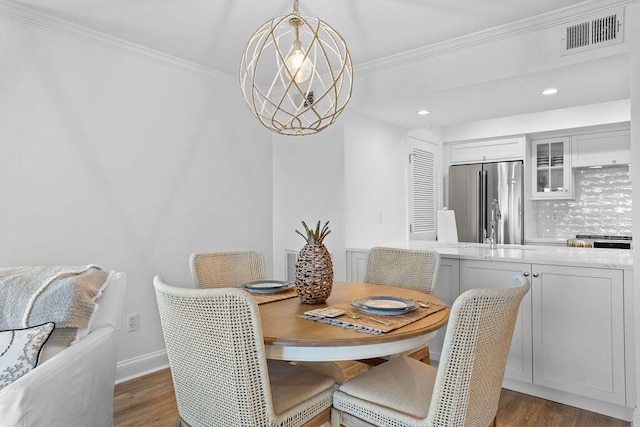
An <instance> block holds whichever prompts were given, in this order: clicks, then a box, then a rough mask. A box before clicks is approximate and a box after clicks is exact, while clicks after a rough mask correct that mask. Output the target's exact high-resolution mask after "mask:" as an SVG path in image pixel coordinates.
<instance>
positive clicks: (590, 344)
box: [532, 264, 625, 405]
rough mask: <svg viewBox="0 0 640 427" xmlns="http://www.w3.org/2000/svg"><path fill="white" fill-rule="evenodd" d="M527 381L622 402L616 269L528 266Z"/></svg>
mask: <svg viewBox="0 0 640 427" xmlns="http://www.w3.org/2000/svg"><path fill="white" fill-rule="evenodd" d="M532 272H533V274H532V276H533V282H532V299H533V383H534V384H536V385H540V386H544V387H549V388H552V389H555V390H562V391H566V392H570V393H573V394H577V395H581V396H585V397H590V398H594V399H597V400H600V401H605V402H611V403H616V404H620V405H624V404H625V354H624V351H625V346H624V339H625V336H624V333H625V332H624V331H625V329H624V309H623V307H624V298H623V274H622V271H621V270H607V269H597V268H577V267H561V266H548V265H536V264H534V265H532Z"/></svg>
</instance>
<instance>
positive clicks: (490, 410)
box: [331, 276, 529, 427]
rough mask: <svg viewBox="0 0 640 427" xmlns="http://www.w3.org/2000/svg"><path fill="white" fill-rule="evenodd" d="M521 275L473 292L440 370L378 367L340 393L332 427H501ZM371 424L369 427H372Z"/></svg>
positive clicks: (402, 364) (460, 301)
mask: <svg viewBox="0 0 640 427" xmlns="http://www.w3.org/2000/svg"><path fill="white" fill-rule="evenodd" d="M528 290H529V281H528V280H527V279H526V278H525V277H523V276H517V277H515V278H514V279H513V280H512V283H511V286H510V287H507V288H500V289H471V290H469V291H466V292H465V293H463V294H462V295H460V296H459V297H458V298H457V299H456V301H455V302H454V304H453V307H452V308H451V315H450V317H449V324H448V325H447V333H446V335H445V341H444V349H443V352H442V358H441V359H440V365H439V367H438V369H436V368H434V367H432V366H430V365H427V364H424V363H421V362H419V361H417V360H415V359H411V358H409V357H399V358H395V359H392V360H390V361H389V362H386V363H383V364H382V365H379V366H376V367H374V368H372V369H370V370H369V371H367V372H365V373H363V374H361V375H359V376H357V377H354V378H353V379H351V380H349V381H347V382H345V383H344V384H343V385H341V386H340V388H339V390H337V391H336V392H335V393H334V397H333V406H334V409H333V410H332V416H331V419H332V421H331V423H332V424H331V425H332V427H337V426H339V425H345V426H354V425H357V426H363V425H375V426H394V427H396V426H429V427H487V426H489V425H494V426H495V416H496V412H497V410H498V400H499V399H500V391H501V388H502V381H503V378H504V370H505V365H506V361H507V353H508V351H509V347H510V345H511V338H512V336H513V330H514V327H515V323H516V317H517V316H518V308H519V307H520V302H521V301H522V298H523V297H524V295H525V294H526V293H527V292H528ZM367 423H369V424H367Z"/></svg>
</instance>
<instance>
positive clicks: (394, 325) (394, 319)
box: [298, 303, 448, 335]
mask: <svg viewBox="0 0 640 427" xmlns="http://www.w3.org/2000/svg"><path fill="white" fill-rule="evenodd" d="M426 305H427V307H422V306H419V307H418V308H417V309H415V310H413V311H411V312H409V313H406V314H399V315H396V316H379V315H373V314H369V313H366V312H364V311H362V310H358V309H356V308H354V307H353V306H352V305H351V303H343V304H336V305H332V306H330V307H328V308H329V309H336V310H344V311H345V312H346V313H350V314H351V316H349V315H348V314H343V315H341V316H337V317H322V316H314V315H313V314H307V313H305V314H301V315H300V316H298V317H301V318H302V319H307V320H313V321H316V322H320V323H326V324H327V325H332V326H339V327H341V328H345V329H354V330H356V331H360V332H365V333H367V334H372V335H380V334H382V333H385V332H389V331H393V330H394V329H398V328H401V327H403V326H406V325H408V324H410V323H413V322H415V321H417V320H420V319H422V318H424V317H427V316H428V315H430V314H433V313H437V312H438V311H440V310H444V309H445V308H448V307H447V306H444V305H436V304H429V303H427V304H426ZM352 316H354V317H355V316H359V318H357V319H354V318H353V317H352Z"/></svg>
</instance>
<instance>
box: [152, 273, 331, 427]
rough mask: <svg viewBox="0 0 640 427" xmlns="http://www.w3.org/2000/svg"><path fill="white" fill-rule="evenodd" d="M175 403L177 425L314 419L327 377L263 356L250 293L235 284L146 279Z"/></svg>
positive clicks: (323, 401)
mask: <svg viewBox="0 0 640 427" xmlns="http://www.w3.org/2000/svg"><path fill="white" fill-rule="evenodd" d="M153 284H154V287H155V290H156V298H157V302H158V308H159V311H160V321H161V324H162V332H163V334H164V340H165V344H166V347H167V355H168V357H169V366H170V367H171V375H172V377H173V386H174V389H175V395H176V400H177V403H178V415H179V420H178V425H179V426H191V427H199V426H202V427H205V426H206V427H208V426H246V427H254V426H274V427H275V426H278V427H287V426H291V427H293V426H318V425H322V424H323V423H326V422H328V421H330V417H331V396H332V394H333V391H334V388H335V387H334V385H335V381H334V380H333V378H331V377H328V376H326V375H321V374H318V373H316V372H314V371H313V370H310V369H308V368H304V367H299V366H295V365H292V364H289V363H287V362H282V361H277V360H270V361H268V362H267V359H266V356H265V349H264V343H263V337H262V327H261V324H260V314H259V311H258V305H257V303H256V302H255V300H254V299H253V298H252V297H251V296H250V295H249V294H248V293H246V292H245V291H243V290H241V289H235V288H220V289H193V288H177V287H173V286H169V285H167V284H166V283H164V281H163V280H162V279H161V278H160V277H159V276H156V277H155V278H154V279H153Z"/></svg>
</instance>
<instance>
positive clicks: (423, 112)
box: [418, 110, 431, 116]
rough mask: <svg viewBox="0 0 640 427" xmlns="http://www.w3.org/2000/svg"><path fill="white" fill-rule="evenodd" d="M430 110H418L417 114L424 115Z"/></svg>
mask: <svg viewBox="0 0 640 427" xmlns="http://www.w3.org/2000/svg"><path fill="white" fill-rule="evenodd" d="M430 113H431V111H427V110H420V111H418V114H419V115H421V116H426V115H427V114H430Z"/></svg>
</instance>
